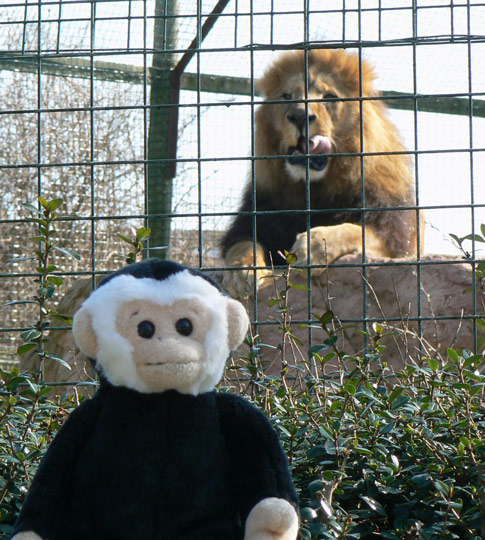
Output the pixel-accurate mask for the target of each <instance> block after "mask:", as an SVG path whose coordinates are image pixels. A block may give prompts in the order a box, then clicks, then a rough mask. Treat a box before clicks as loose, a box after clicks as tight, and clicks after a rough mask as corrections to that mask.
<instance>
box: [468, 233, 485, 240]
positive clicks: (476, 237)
mask: <svg viewBox="0 0 485 540" xmlns="http://www.w3.org/2000/svg"><path fill="white" fill-rule="evenodd" d="M463 240H475V242H485V238H482V237H481V236H480V235H479V234H467V235H466V236H465V237H464V238H463Z"/></svg>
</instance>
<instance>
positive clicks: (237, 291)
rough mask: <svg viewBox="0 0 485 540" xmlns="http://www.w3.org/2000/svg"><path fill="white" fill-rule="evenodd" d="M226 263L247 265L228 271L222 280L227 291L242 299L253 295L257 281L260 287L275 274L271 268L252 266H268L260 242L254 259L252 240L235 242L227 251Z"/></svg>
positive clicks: (228, 264)
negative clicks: (255, 268)
mask: <svg viewBox="0 0 485 540" xmlns="http://www.w3.org/2000/svg"><path fill="white" fill-rule="evenodd" d="M225 263H226V265H227V266H243V267H246V268H238V269H235V270H228V271H226V272H225V273H224V277H223V281H222V284H223V286H224V288H225V289H226V291H227V292H228V293H229V294H230V295H231V296H233V297H235V298H239V299H240V300H243V299H245V298H248V297H252V296H253V293H254V283H255V282H256V287H258V286H260V285H262V284H263V283H264V282H265V281H267V280H268V277H270V276H272V275H273V270H272V269H271V268H267V269H266V268H259V269H257V270H254V269H253V268H252V267H254V266H256V267H258V266H260V267H261V266H266V260H265V257H264V250H263V248H262V246H260V245H259V244H256V260H255V259H254V249H253V243H252V242H251V241H250V240H247V241H243V242H238V243H237V244H234V245H233V246H232V247H231V248H230V249H229V250H228V252H227V253H226V256H225Z"/></svg>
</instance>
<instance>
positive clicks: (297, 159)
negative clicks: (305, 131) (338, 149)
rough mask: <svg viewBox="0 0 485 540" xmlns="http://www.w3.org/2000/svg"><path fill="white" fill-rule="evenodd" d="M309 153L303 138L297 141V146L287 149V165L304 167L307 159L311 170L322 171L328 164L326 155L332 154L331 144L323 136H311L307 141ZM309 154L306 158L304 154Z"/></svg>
mask: <svg viewBox="0 0 485 540" xmlns="http://www.w3.org/2000/svg"><path fill="white" fill-rule="evenodd" d="M308 143H309V145H308V146H309V151H308V152H307V147H306V146H307V145H306V140H305V137H303V136H302V137H300V138H299V139H298V146H290V147H289V148H288V154H289V155H290V157H289V158H288V163H290V165H299V166H301V167H306V164H307V159H308V160H309V165H310V168H311V169H314V170H315V171H323V169H325V167H326V166H327V163H328V155H327V154H330V153H332V142H331V141H330V139H329V138H328V137H325V136H323V135H313V136H312V137H310V139H309V141H308ZM307 153H308V154H311V155H310V157H309V158H308V157H307V156H305V155H304V154H307Z"/></svg>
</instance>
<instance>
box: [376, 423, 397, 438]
mask: <svg viewBox="0 0 485 540" xmlns="http://www.w3.org/2000/svg"><path fill="white" fill-rule="evenodd" d="M395 426H396V422H389V423H388V424H385V425H384V426H382V427H381V429H380V430H379V433H381V434H382V435H387V434H388V433H389V432H391V431H392V430H393V429H394V428H395Z"/></svg>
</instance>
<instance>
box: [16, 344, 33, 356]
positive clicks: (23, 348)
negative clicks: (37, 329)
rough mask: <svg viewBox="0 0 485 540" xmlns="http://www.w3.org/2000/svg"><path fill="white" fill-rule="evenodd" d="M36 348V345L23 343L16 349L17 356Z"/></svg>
mask: <svg viewBox="0 0 485 540" xmlns="http://www.w3.org/2000/svg"><path fill="white" fill-rule="evenodd" d="M35 347H37V343H25V344H24V345H20V347H19V348H18V349H17V354H20V355H22V354H25V353H27V352H29V351H31V350H32V349H35Z"/></svg>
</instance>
